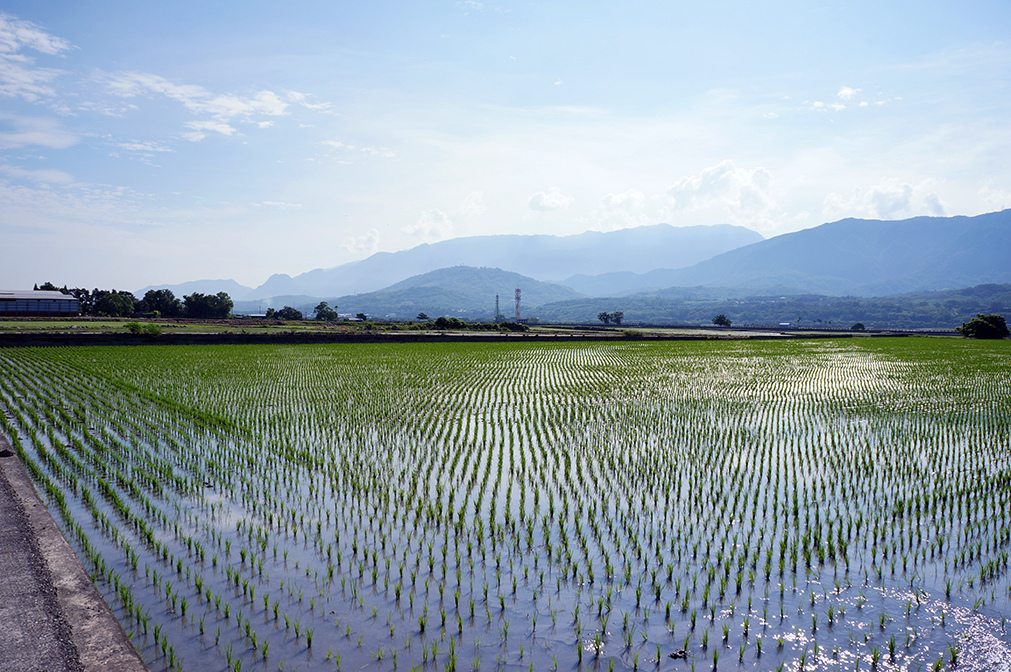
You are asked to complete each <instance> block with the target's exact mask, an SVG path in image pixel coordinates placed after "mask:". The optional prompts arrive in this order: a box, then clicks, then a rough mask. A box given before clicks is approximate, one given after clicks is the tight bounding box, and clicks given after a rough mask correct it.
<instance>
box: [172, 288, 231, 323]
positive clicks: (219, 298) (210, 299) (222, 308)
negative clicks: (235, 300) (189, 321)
mask: <svg viewBox="0 0 1011 672" xmlns="http://www.w3.org/2000/svg"><path fill="white" fill-rule="evenodd" d="M183 301H184V302H185V304H186V307H185V312H186V317H195V318H200V319H215V318H218V319H220V318H225V317H228V314H229V313H231V312H232V305H233V304H232V299H231V297H229V296H228V294H227V293H225V292H218V293H217V294H201V293H200V292H194V293H193V294H190V295H189V296H184V297H183Z"/></svg>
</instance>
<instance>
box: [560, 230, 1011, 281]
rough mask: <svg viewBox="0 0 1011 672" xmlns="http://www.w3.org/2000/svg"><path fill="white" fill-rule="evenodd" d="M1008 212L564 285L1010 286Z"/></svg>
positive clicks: (797, 242) (832, 236) (766, 247)
mask: <svg viewBox="0 0 1011 672" xmlns="http://www.w3.org/2000/svg"><path fill="white" fill-rule="evenodd" d="M1009 251H1011V210H1005V211H1003V212H994V213H989V214H985V215H979V216H976V217H914V218H912V219H905V220H901V221H880V220H863V219H844V220H841V221H838V222H832V223H829V224H822V225H821V226H817V227H815V228H812V229H805V230H803V231H797V232H795V233H788V234H784V235H781V236H776V237H775V238H769V239H768V240H763V241H761V242H757V243H754V244H752V245H747V246H745V247H741V248H738V249H735V250H731V251H729V252H725V253H723V254H720V255H718V256H716V257H713V258H712V259H709V260H707V261H703V262H701V263H698V264H696V265H695V266H692V267H689V268H681V269H675V270H656V271H651V272H649V273H645V274H641V275H629V274H620V275H618V276H616V277H613V278H612V277H611V276H597V277H596V278H575V279H570V280H568V281H566V284H568V285H569V286H572V287H574V288H576V289H579V290H580V291H582V292H583V293H585V294H588V295H597V296H600V295H601V293H602V292H604V290H606V286H607V284H608V282H614V285H615V289H616V291H615V292H613V294H614V295H622V294H626V295H627V294H630V293H632V292H633V291H656V288H658V287H670V288H672V289H671V290H660V291H657V292H656V293H658V294H659V295H661V296H663V295H670V292H674V293H680V292H682V291H683V289H682V288H684V287H694V286H698V285H702V286H707V287H741V288H748V290H751V292H752V293H753V292H755V291H758V290H762V291H775V292H777V293H780V294H802V293H820V294H833V295H854V296H883V295H888V294H898V293H901V292H914V291H929V290H940V289H951V288H957V287H969V286H973V285H978V284H983V283H1007V282H1011V264H1009V263H1008V252H1009Z"/></svg>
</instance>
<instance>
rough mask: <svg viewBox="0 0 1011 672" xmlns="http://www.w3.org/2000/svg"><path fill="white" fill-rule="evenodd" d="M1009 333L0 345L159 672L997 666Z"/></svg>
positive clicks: (0, 388)
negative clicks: (808, 338)
mask: <svg viewBox="0 0 1011 672" xmlns="http://www.w3.org/2000/svg"><path fill="white" fill-rule="evenodd" d="M1009 346H1011V343H1007V342H996V343H985V342H970V341H962V340H942V339H894V340H891V339H873V340H871V339H861V340H845V341H838V342H827V341H818V342H787V343H776V342H751V343H749V342H724V343H713V342H678V343H648V344H647V343H619V344H566V345H549V346H545V345H524V344H494V345H488V344H479V345H474V344H459V343H458V344H377V345H323V346H189V347H167V346H166V347H159V346H150V347H125V348H111V347H110V348H65V349H58V348H55V349H8V350H0V370H2V371H3V376H0V410H2V411H3V413H2V415H0V418H2V425H0V431H3V432H4V433H5V434H6V435H7V436H8V437H9V438H10V439H11V441H12V443H13V444H14V445H15V449H16V450H17V451H18V453H19V455H20V457H21V459H22V461H23V462H24V463H25V465H26V467H27V469H28V470H29V473H30V474H31V475H32V478H33V479H34V481H35V483H36V487H37V489H38V490H39V493H40V495H41V496H42V497H43V499H44V501H46V502H47V504H48V506H49V507H50V510H51V511H52V513H53V517H54V518H55V519H56V520H57V522H58V523H59V524H60V525H61V527H62V528H63V531H64V533H65V535H66V536H67V538H68V540H70V542H71V545H72V546H73V547H74V548H75V550H76V552H77V553H78V555H79V556H80V558H81V560H82V562H83V564H84V566H85V568H86V569H87V570H88V571H89V572H90V573H91V574H92V576H93V579H94V581H95V583H96V585H97V586H98V587H99V590H100V591H102V592H103V594H104V595H105V598H106V600H107V601H108V603H109V604H110V606H111V607H112V609H113V611H114V613H115V614H116V615H117V617H118V618H119V619H120V621H121V622H122V624H123V626H124V628H125V629H126V631H127V632H128V633H129V634H130V636H131V638H132V640H133V642H134V644H135V646H136V647H137V649H138V651H140V653H141V655H142V656H143V657H144V659H145V660H146V661H147V663H148V665H149V666H150V667H151V669H152V670H154V671H155V672H160V671H162V670H194V671H218V670H231V671H233V672H239V671H241V670H363V669H365V670H419V671H420V670H431V671H435V670H563V671H574V670H638V669H642V670H655V669H662V670H709V669H722V670H738V669H745V670H754V669H762V670H791V671H793V670H801V669H803V670H859V669H865V670H875V669H877V670H903V671H906V670H908V671H913V670H940V669H955V668H957V669H959V670H979V671H982V670H987V671H989V670H993V671H998V670H1009V669H1011V663H1009V660H1011V633H1009V632H1008V629H1009V624H1008V623H1007V617H1009V616H1011V601H1009V600H1011V592H1009V591H1011V582H1009V577H1008V551H1009V547H1011V527H1009V525H1008V523H1009V518H1011V516H1009V514H1011V438H1009V437H1011V426H1009V425H1011V348H1009Z"/></svg>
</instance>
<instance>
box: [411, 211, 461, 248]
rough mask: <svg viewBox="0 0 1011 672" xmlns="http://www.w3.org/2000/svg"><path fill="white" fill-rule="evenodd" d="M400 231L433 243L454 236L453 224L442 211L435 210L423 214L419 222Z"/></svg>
mask: <svg viewBox="0 0 1011 672" xmlns="http://www.w3.org/2000/svg"><path fill="white" fill-rule="evenodd" d="M400 230H401V231H403V232H404V233H406V234H409V235H411V236H414V237H416V238H420V239H421V240H423V241H425V242H428V243H431V242H435V241H438V240H444V239H446V238H449V237H450V236H451V235H452V234H453V222H452V221H451V220H450V219H449V216H448V215H446V213H444V212H443V211H442V210H439V209H433V210H429V211H428V212H424V213H422V214H421V216H420V217H418V221H417V222H415V223H414V224H410V225H408V226H404V227H402V228H401V229H400Z"/></svg>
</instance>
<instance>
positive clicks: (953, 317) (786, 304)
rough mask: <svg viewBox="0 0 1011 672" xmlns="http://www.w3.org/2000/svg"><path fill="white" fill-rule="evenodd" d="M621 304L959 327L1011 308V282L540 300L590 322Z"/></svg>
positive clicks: (642, 317) (752, 317)
mask: <svg viewBox="0 0 1011 672" xmlns="http://www.w3.org/2000/svg"><path fill="white" fill-rule="evenodd" d="M615 304H620V305H621V306H622V308H623V312H624V318H625V322H626V323H628V324H671V325H678V324H709V323H710V322H711V320H712V318H713V316H714V315H721V314H722V315H725V316H726V317H727V318H728V319H729V320H731V321H732V322H733V324H735V325H742V326H748V325H753V326H772V327H775V326H777V325H780V324H783V323H788V324H790V326H791V327H838V328H843V329H848V328H849V327H851V326H852V325H854V324H856V323H858V322H859V323H862V324H864V325H866V327H867V328H868V329H935V328H947V329H954V328H955V327H957V326H959V325H960V324H962V323H963V322H968V321H970V320H971V319H972V318H973V317H974V316H975V315H976V314H977V313H984V314H988V313H994V314H1006V313H1008V312H1011V285H996V284H988V285H977V286H976V287H968V288H965V289H957V290H945V291H940V292H918V293H912V294H902V295H893V296H886V297H870V298H867V297H839V296H822V295H813V294H812V295H798V296H751V297H746V298H740V299H714V298H708V297H706V298H690V297H684V296H679V297H674V296H661V295H658V294H648V295H636V296H625V297H619V298H609V299H578V300H573V301H563V302H557V303H550V304H547V305H544V306H540V307H539V308H538V309H537V315H538V317H539V318H540V319H541V322H555V323H590V322H595V321H597V320H598V319H599V318H598V315H599V313H600V311H601V310H602V309H610V307H611V306H613V305H615Z"/></svg>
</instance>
